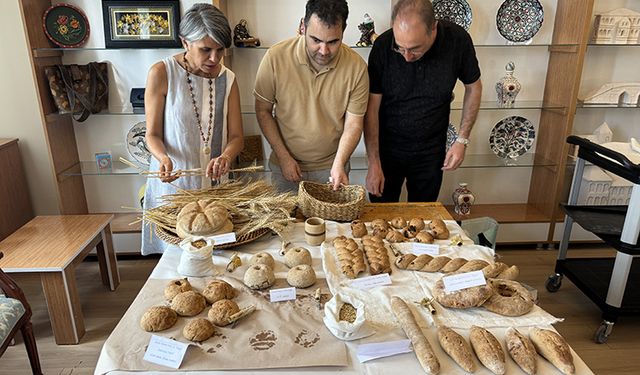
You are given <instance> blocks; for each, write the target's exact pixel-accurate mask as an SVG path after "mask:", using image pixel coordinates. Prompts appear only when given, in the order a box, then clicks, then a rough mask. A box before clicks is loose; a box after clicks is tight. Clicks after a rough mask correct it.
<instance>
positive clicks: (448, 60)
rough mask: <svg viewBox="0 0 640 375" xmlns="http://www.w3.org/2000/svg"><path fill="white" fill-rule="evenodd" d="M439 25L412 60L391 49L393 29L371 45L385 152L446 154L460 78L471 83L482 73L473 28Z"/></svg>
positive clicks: (371, 78) (371, 77) (372, 77)
mask: <svg viewBox="0 0 640 375" xmlns="http://www.w3.org/2000/svg"><path fill="white" fill-rule="evenodd" d="M437 28H438V33H437V36H436V40H435V42H434V44H433V46H432V47H431V49H429V51H427V53H425V54H424V55H423V56H422V57H421V58H420V59H419V60H417V61H414V62H406V61H405V59H404V57H403V56H402V55H400V54H399V53H397V52H395V51H393V44H394V38H393V29H389V30H387V31H385V32H384V33H383V34H382V35H380V36H379V37H378V38H377V39H376V41H375V43H374V45H373V47H372V49H371V53H370V54H369V81H370V86H369V87H370V88H369V91H370V92H371V93H372V94H382V102H381V105H380V152H381V154H383V155H384V154H392V155H433V154H441V155H443V154H444V150H445V148H446V139H447V126H448V124H449V112H450V109H451V94H452V92H453V88H454V86H455V84H456V81H457V80H458V79H459V80H460V81H462V83H464V84H470V83H473V82H476V81H477V80H478V79H479V78H480V68H479V67H478V60H477V58H476V53H475V50H474V48H473V42H472V40H471V37H470V36H469V34H468V33H467V32H466V31H465V30H464V29H463V28H461V27H460V26H458V25H456V24H453V23H451V22H447V21H438V26H437Z"/></svg>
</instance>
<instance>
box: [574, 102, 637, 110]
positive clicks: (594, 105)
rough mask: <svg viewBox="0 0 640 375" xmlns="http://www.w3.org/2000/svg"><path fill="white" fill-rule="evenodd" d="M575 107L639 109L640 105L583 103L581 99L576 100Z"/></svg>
mask: <svg viewBox="0 0 640 375" xmlns="http://www.w3.org/2000/svg"><path fill="white" fill-rule="evenodd" d="M576 107H577V108H585V109H589V108H616V109H623V108H626V109H633V108H635V109H640V105H638V104H617V103H616V104H585V103H583V102H581V101H578V104H577V105H576Z"/></svg>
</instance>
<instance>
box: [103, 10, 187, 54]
mask: <svg viewBox="0 0 640 375" xmlns="http://www.w3.org/2000/svg"><path fill="white" fill-rule="evenodd" d="M102 17H103V22H104V39H105V47H106V48H180V47H181V45H182V44H181V43H180V37H179V36H178V25H179V24H180V1H179V0H130V1H123V0H102Z"/></svg>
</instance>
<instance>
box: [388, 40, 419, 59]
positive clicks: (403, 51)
mask: <svg viewBox="0 0 640 375" xmlns="http://www.w3.org/2000/svg"><path fill="white" fill-rule="evenodd" d="M391 49H392V50H393V52H397V53H399V54H401V55H403V56H404V55H411V56H420V55H422V54H423V53H424V52H425V51H422V50H419V49H417V48H409V49H407V48H402V47H399V46H398V45H397V44H396V42H395V41H394V42H393V46H392V47H391Z"/></svg>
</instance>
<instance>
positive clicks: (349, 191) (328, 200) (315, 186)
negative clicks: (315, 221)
mask: <svg viewBox="0 0 640 375" xmlns="http://www.w3.org/2000/svg"><path fill="white" fill-rule="evenodd" d="M364 203H365V190H364V187H362V186H360V185H346V186H343V187H342V188H341V189H340V190H337V191H334V190H333V188H332V187H331V185H329V184H319V183H316V182H310V181H301V182H300V187H299V188H298V207H300V210H301V211H302V214H303V215H304V216H305V217H312V216H317V217H321V218H323V219H329V220H336V221H351V220H354V219H356V218H358V216H360V213H362V209H363V208H364Z"/></svg>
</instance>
